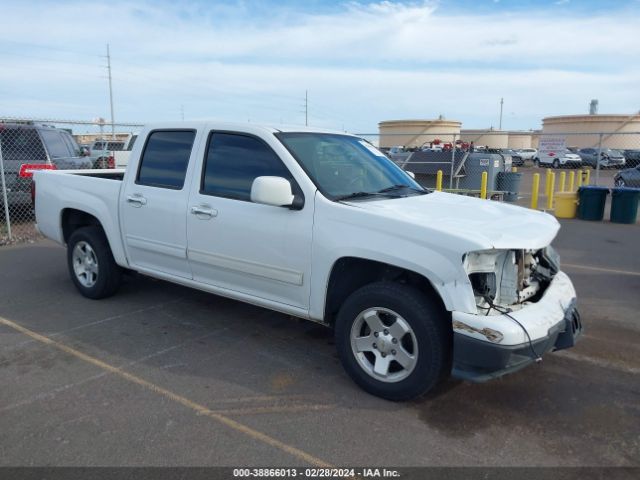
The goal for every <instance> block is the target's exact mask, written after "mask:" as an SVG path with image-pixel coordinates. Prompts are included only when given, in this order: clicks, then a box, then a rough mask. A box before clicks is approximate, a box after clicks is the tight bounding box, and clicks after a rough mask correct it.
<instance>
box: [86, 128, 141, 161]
mask: <svg viewBox="0 0 640 480" xmlns="http://www.w3.org/2000/svg"><path fill="white" fill-rule="evenodd" d="M135 137H136V135H131V134H130V135H128V136H127V138H126V139H124V140H110V139H109V140H107V139H98V140H95V141H94V142H93V143H92V144H91V146H90V147H89V151H90V154H89V157H90V158H91V160H92V161H93V168H115V167H116V165H117V162H116V159H115V152H122V151H130V150H131V147H132V146H133V143H134V142H135ZM126 157H128V154H126V155H124V156H123V157H121V158H124V159H125V162H124V165H122V166H125V165H126Z"/></svg>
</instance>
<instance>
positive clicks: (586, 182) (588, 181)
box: [584, 168, 591, 185]
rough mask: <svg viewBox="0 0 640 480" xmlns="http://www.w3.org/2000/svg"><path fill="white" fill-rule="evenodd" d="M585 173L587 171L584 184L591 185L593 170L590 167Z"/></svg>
mask: <svg viewBox="0 0 640 480" xmlns="http://www.w3.org/2000/svg"><path fill="white" fill-rule="evenodd" d="M584 173H586V177H587V178H585V179H584V184H585V185H591V170H589V169H588V168H587V169H586V170H585V171H584Z"/></svg>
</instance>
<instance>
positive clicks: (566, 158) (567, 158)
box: [535, 148, 582, 168]
mask: <svg viewBox="0 0 640 480" xmlns="http://www.w3.org/2000/svg"><path fill="white" fill-rule="evenodd" d="M535 163H536V164H537V165H539V166H544V165H550V166H552V167H553V168H560V167H569V168H579V167H581V166H582V158H581V157H580V155H578V154H577V153H572V152H571V151H570V150H568V149H566V148H565V149H563V150H560V151H558V152H551V151H546V150H540V151H538V156H537V159H536V160H535Z"/></svg>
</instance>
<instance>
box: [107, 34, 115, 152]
mask: <svg viewBox="0 0 640 480" xmlns="http://www.w3.org/2000/svg"><path fill="white" fill-rule="evenodd" d="M107 73H108V76H109V106H110V108H111V138H112V139H113V140H115V138H116V131H115V129H116V126H115V120H114V119H113V87H112V85H111V53H110V52H109V44H108V43H107Z"/></svg>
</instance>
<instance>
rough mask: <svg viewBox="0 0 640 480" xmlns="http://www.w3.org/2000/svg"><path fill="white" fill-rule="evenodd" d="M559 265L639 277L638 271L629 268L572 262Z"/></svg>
mask: <svg viewBox="0 0 640 480" xmlns="http://www.w3.org/2000/svg"><path fill="white" fill-rule="evenodd" d="M561 267H562V268H564V267H567V268H579V269H582V270H593V271H594V272H604V273H616V274H618V275H633V276H636V277H640V272H632V271H630V270H617V269H615V268H602V267H592V266H590V265H576V264H574V263H563V264H561Z"/></svg>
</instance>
